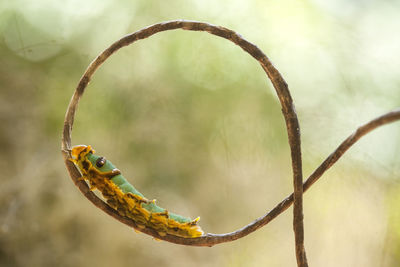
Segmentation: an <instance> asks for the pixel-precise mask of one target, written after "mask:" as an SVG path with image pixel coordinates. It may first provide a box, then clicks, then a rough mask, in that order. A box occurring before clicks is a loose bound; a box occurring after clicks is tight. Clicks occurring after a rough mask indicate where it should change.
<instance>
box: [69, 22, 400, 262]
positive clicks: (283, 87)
mask: <svg viewBox="0 0 400 267" xmlns="http://www.w3.org/2000/svg"><path fill="white" fill-rule="evenodd" d="M179 28H180V29H184V30H192V31H206V32H209V33H211V34H214V35H217V36H220V37H223V38H225V39H228V40H230V41H232V42H234V43H235V44H237V45H239V46H240V47H241V48H242V49H243V50H245V51H246V52H248V53H249V54H250V55H252V56H253V57H254V58H255V59H257V60H258V61H259V62H260V64H261V66H262V68H263V69H264V70H265V72H266V73H267V75H268V77H269V78H270V79H271V81H272V84H273V85H274V87H275V90H276V91H277V94H278V97H279V99H280V102H281V104H282V112H283V115H284V117H285V120H286V124H287V129H288V137H289V144H290V147H291V155H292V165H293V174H294V185H295V190H294V193H293V194H291V195H290V196H289V197H287V198H286V199H284V200H283V201H282V202H281V203H279V204H278V205H277V206H276V207H275V208H274V209H272V210H271V211H270V212H268V213H267V214H265V215H264V216H262V217H260V218H258V219H257V220H255V221H254V222H252V223H250V224H249V225H247V226H245V227H243V228H241V229H238V230H237V231H235V232H232V233H226V234H206V235H204V236H201V237H198V238H180V237H176V236H172V235H167V236H164V237H162V236H159V235H158V233H157V232H156V231H154V230H152V229H150V228H145V229H141V228H138V227H137V225H136V224H135V222H134V221H132V220H130V219H129V218H125V217H121V216H120V215H119V214H118V213H117V212H116V211H115V210H114V209H112V208H110V207H109V206H108V205H107V204H106V203H105V202H103V201H102V200H101V199H99V198H98V197H97V196H96V195H95V194H93V193H92V192H91V191H90V190H89V188H88V186H87V184H86V183H85V182H83V181H79V180H78V179H79V178H80V173H79V171H78V170H77V168H76V167H75V165H74V164H73V163H72V162H71V161H70V160H69V159H70V158H71V155H70V149H71V131H72V126H73V121H74V116H75V112H76V109H77V106H78V102H79V99H80V97H81V96H82V94H83V92H84V90H85V88H86V86H87V84H88V83H89V81H90V79H91V77H92V75H93V74H94V72H95V71H96V70H97V68H99V67H100V65H101V64H102V63H103V62H104V61H105V60H106V59H107V58H108V57H109V56H111V54H113V53H114V52H116V51H117V50H118V49H120V48H122V47H124V46H127V45H129V44H131V43H133V42H135V41H137V40H140V39H144V38H147V37H149V36H151V35H153V34H155V33H157V32H161V31H166V30H173V29H179ZM399 119H400V111H394V112H391V113H388V114H386V115H384V116H382V117H379V118H377V119H375V120H373V121H371V122H370V123H367V124H366V125H364V126H362V127H360V128H359V129H358V130H357V131H356V132H355V133H354V134H353V135H351V136H350V137H349V138H348V139H346V140H345V141H344V142H343V143H342V144H341V145H340V146H339V147H338V149H337V150H336V151H335V152H334V153H332V154H331V155H330V156H329V157H328V158H327V159H326V160H325V161H324V162H323V163H322V164H321V165H320V166H319V167H318V168H317V169H316V171H314V173H313V174H312V175H311V176H310V177H309V178H308V179H307V181H306V182H305V183H304V185H302V171H301V150H300V130H299V127H298V126H299V125H298V120H297V116H296V113H295V110H294V106H293V103H292V99H291V96H290V93H289V90H288V89H287V84H286V82H285V81H284V80H283V78H282V76H281V75H280V73H279V72H278V71H277V70H276V69H275V68H274V67H273V65H272V63H271V62H270V61H269V59H268V58H267V57H266V56H265V55H264V53H263V52H262V51H261V50H260V49H258V48H257V47H256V46H255V45H253V44H251V43H249V42H248V41H246V40H244V39H243V38H242V37H241V36H240V35H238V34H236V33H235V32H233V31H231V30H229V29H226V28H222V27H218V26H214V25H210V24H207V23H200V22H193V21H171V22H166V23H159V24H155V25H152V26H150V27H148V28H145V29H143V30H140V31H138V32H135V33H133V34H130V35H127V36H125V37H124V38H122V39H120V40H119V41H117V42H115V43H114V44H112V45H111V46H110V47H109V48H107V49H106V50H105V51H104V52H102V53H101V54H100V55H99V56H98V57H97V58H96V59H95V60H94V61H93V62H92V63H91V64H90V65H89V67H88V69H87V70H86V72H85V73H84V75H83V76H82V78H81V79H80V82H79V84H78V86H77V88H76V90H75V93H74V95H73V97H72V99H71V101H70V104H69V106H68V109H67V113H66V116H65V121H64V130H63V137H62V152H63V156H64V161H65V164H66V166H67V169H68V171H69V173H70V176H71V178H72V180H73V182H74V183H75V185H76V186H77V187H78V188H79V190H80V191H81V192H82V193H83V194H84V195H85V197H86V198H88V199H89V200H90V201H91V202H92V203H93V204H94V205H96V206H97V207H98V208H100V209H101V210H103V211H104V212H106V213H107V214H109V215H110V216H112V217H114V218H115V219H117V220H119V221H121V222H122V223H125V224H127V225H128V226H131V227H133V228H135V229H137V230H139V231H141V232H143V233H146V234H149V235H151V236H153V237H155V238H158V239H162V240H165V241H168V242H172V243H176V244H182V245H191V246H213V245H216V244H219V243H224V242H230V241H234V240H237V239H239V238H242V237H244V236H246V235H248V234H250V233H252V232H254V231H255V230H257V229H259V228H260V227H262V226H264V225H266V224H268V223H269V222H270V221H271V220H273V219H274V218H276V217H277V216H278V215H279V214H280V213H282V212H283V211H285V210H286V209H287V208H289V207H290V205H291V204H292V203H293V202H295V209H294V214H295V216H294V217H295V218H294V229H295V236H296V256H297V260H298V265H299V266H306V264H307V261H306V258H305V252H304V245H303V242H304V241H303V240H304V233H303V223H302V204H301V203H302V193H303V192H302V191H303V188H304V191H305V190H307V189H308V188H309V187H310V186H311V185H312V184H313V183H314V182H315V181H317V180H318V178H319V177H321V175H322V174H323V173H324V172H325V171H326V170H327V169H329V168H330V167H331V166H332V165H333V164H334V163H335V162H336V161H337V160H338V159H339V158H340V157H341V155H343V153H344V152H345V151H346V150H347V149H348V148H349V147H350V146H351V145H353V144H354V143H355V142H356V141H357V140H358V139H359V138H361V137H362V136H363V135H365V134H366V133H368V132H369V131H372V130H373V129H375V128H377V127H379V126H381V125H383V124H387V123H390V122H393V121H395V120H399ZM299 185H300V189H299V188H298V187H299ZM296 203H297V204H296Z"/></svg>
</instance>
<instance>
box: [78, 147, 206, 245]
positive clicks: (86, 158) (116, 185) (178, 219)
mask: <svg viewBox="0 0 400 267" xmlns="http://www.w3.org/2000/svg"><path fill="white" fill-rule="evenodd" d="M94 153H95V151H94V150H93V149H92V147H91V146H90V145H89V146H86V145H78V146H74V147H73V148H72V151H71V154H72V160H71V161H72V162H74V163H75V165H76V166H77V167H78V168H79V170H80V172H81V174H82V178H81V179H84V180H87V181H88V182H89V185H90V189H91V190H94V189H98V190H99V191H100V192H101V193H102V195H103V197H104V198H105V199H106V201H107V204H108V205H109V206H110V207H112V208H113V209H115V210H116V211H117V212H118V213H119V214H120V215H121V216H125V217H128V218H130V219H132V220H133V221H134V222H135V223H136V224H137V226H138V227H139V228H145V227H148V228H151V229H153V230H155V231H157V232H158V234H159V235H160V236H165V235H166V234H170V235H174V236H179V237H184V238H193V237H198V236H202V235H203V234H204V232H203V231H202V230H201V228H200V226H198V225H197V222H198V221H199V220H200V217H198V218H196V219H194V220H191V219H189V218H186V217H183V216H181V215H178V214H175V213H172V212H168V211H167V210H166V209H164V208H161V207H159V206H157V205H156V203H155V200H148V199H147V198H145V197H144V196H143V194H142V193H140V192H139V191H138V190H136V188H135V187H133V185H131V184H130V183H129V182H128V181H127V180H126V179H125V178H124V176H122V174H121V171H120V170H118V169H117V168H115V166H114V165H113V164H112V163H111V162H110V161H109V160H106V159H105V158H104V157H101V156H97V155H95V154H94Z"/></svg>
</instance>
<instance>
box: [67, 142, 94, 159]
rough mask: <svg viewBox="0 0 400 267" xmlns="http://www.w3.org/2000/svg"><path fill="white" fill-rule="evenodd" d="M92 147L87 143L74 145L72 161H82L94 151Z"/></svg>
mask: <svg viewBox="0 0 400 267" xmlns="http://www.w3.org/2000/svg"><path fill="white" fill-rule="evenodd" d="M94 152H95V151H94V150H93V149H92V147H91V146H90V145H89V146H86V145H77V146H73V147H72V150H71V156H72V161H73V162H74V163H77V162H79V161H81V160H82V159H83V158H84V157H85V156H86V155H87V154H88V153H94Z"/></svg>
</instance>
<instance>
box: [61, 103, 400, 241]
mask: <svg viewBox="0 0 400 267" xmlns="http://www.w3.org/2000/svg"><path fill="white" fill-rule="evenodd" d="M398 120H400V109H399V110H395V111H392V112H389V113H387V114H385V115H383V116H381V117H378V118H376V119H374V120H372V121H370V122H368V123H366V124H365V125H363V126H361V127H359V128H358V129H357V130H356V131H355V132H354V133H353V134H351V135H350V136H349V137H348V138H347V139H346V140H344V141H343V142H342V143H341V144H340V146H339V147H338V148H337V149H336V150H335V151H334V152H333V153H332V154H331V155H329V157H328V158H327V159H326V160H325V161H324V162H323V163H322V164H321V165H320V166H319V167H318V168H317V169H316V170H315V171H314V172H313V173H312V174H311V175H310V177H309V178H308V179H307V180H306V182H305V183H304V184H303V190H304V192H306V191H307V190H308V189H309V188H310V187H311V185H313V184H314V183H315V182H316V181H317V180H318V179H319V178H320V177H321V176H322V175H323V174H324V173H325V172H326V171H327V170H328V169H329V168H330V167H332V166H333V164H334V163H335V162H336V161H337V160H338V159H339V158H340V157H341V156H342V155H343V154H344V153H345V152H346V151H347V150H348V149H349V148H350V147H351V146H352V145H353V144H355V143H356V142H357V141H358V140H359V139H360V138H361V137H363V136H364V135H366V134H367V133H369V132H371V131H373V130H374V129H376V128H378V127H380V126H383V125H385V124H388V123H391V122H394V121H398ZM65 154H68V151H64V155H65ZM71 164H72V163H71ZM72 167H74V165H73V164H72ZM73 169H74V168H73ZM69 170H70V169H69ZM74 170H76V169H74ZM76 171H77V170H76ZM71 176H72V175H71ZM79 176H80V174H79V172H78V174H77V177H78V178H79ZM73 181H74V182H75V184H76V185H77V186H78V187H79V189H80V190H81V191H82V192H83V193H84V195H85V196H86V197H87V198H88V199H89V200H90V201H92V202H93V203H94V204H95V205H96V206H97V207H99V208H100V209H102V210H103V211H105V212H106V213H108V214H109V215H111V216H112V217H114V218H115V219H117V220H119V221H121V222H122V223H125V224H127V225H129V226H131V227H134V228H136V225H135V223H134V222H133V221H132V220H130V219H128V218H124V217H121V216H119V215H118V213H116V212H115V210H114V209H112V208H110V207H109V206H108V205H107V204H105V203H104V202H103V201H102V200H100V199H99V198H97V197H96V196H95V195H94V194H93V193H92V192H91V191H90V190H89V188H88V187H87V185H86V183H84V182H77V181H76V180H75V179H74V178H73ZM293 199H294V194H293V193H292V194H291V195H290V196H288V197H287V198H285V199H284V200H283V201H281V202H280V203H279V204H278V205H276V206H275V208H273V209H272V210H271V211H269V212H268V213H267V214H265V215H264V216H262V217H260V218H258V219H256V220H255V221H253V222H252V223H250V224H248V225H246V226H245V227H243V228H241V229H238V230H236V231H235V232H231V233H226V234H210V233H209V234H206V235H204V236H201V237H197V238H180V237H176V236H171V235H167V236H166V237H164V239H163V240H165V241H168V242H172V243H176V244H181V245H189V246H210V247H211V246H213V245H216V244H220V243H225V242H230V241H234V240H237V239H240V238H242V237H244V236H246V235H248V234H250V233H252V232H254V231H256V230H257V229H259V228H261V227H263V226H265V225H267V224H268V223H269V222H270V221H272V220H273V219H275V218H276V217H278V215H279V214H281V213H282V212H284V211H285V210H287V209H288V208H289V207H290V206H291V205H292V204H293ZM136 229H137V228H136ZM141 231H142V232H144V233H146V234H149V235H151V236H153V237H155V238H161V237H160V236H159V235H158V234H157V232H155V231H153V230H152V229H148V228H145V229H142V230H141Z"/></svg>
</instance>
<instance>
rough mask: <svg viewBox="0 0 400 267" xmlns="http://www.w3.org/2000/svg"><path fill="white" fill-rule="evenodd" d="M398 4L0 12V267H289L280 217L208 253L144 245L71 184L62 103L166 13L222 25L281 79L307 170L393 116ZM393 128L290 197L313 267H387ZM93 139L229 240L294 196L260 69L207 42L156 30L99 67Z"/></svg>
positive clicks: (397, 97)
mask: <svg viewBox="0 0 400 267" xmlns="http://www.w3.org/2000/svg"><path fill="white" fill-rule="evenodd" d="M399 12H400V2H399V1H377V0H375V1H374V0H369V1H367V0H361V1H343V0H340V1H335V0H329V1H323V0H309V1H289V0H283V1H259V0H251V1H239V0H232V1H212V0H205V1H192V0H178V1H172V2H171V1H145V0H137V1H126V0H124V1H111V0H105V1H95V0H89V1H77V0H66V1H61V2H60V1H50V0H40V1H27V0H16V1H1V2H0V120H1V126H0V151H1V153H0V167H1V170H2V171H1V180H0V266H295V254H294V241H293V231H292V226H291V224H292V214H291V209H289V210H288V211H287V212H285V213H284V214H282V215H281V216H279V217H278V218H277V219H276V220H274V221H273V222H271V223H270V224H269V225H267V226H266V227H264V228H262V229H261V230H259V231H257V232H255V233H253V234H251V235H250V236H247V237H245V238H243V239H240V240H238V241H235V242H232V243H227V244H221V245H217V246H215V247H213V248H196V247H184V246H179V245H174V244H169V243H167V242H157V241H154V240H153V239H152V238H151V237H149V236H146V235H143V234H136V233H135V232H134V231H133V230H132V229H130V228H128V227H127V226H125V225H123V224H121V223H119V222H117V221H116V220H114V219H112V218H111V217H109V216H107V215H106V214H104V213H103V212H101V211H100V210H99V209H97V208H95V207H94V206H93V205H92V204H91V203H90V202H89V201H87V200H86V199H85V198H84V197H83V196H82V194H81V193H80V192H79V191H78V189H77V188H76V187H75V186H74V185H73V183H72V181H71V179H70V178H69V176H68V174H67V171H66V169H65V166H64V164H63V161H62V157H61V153H60V140H61V131H62V126H63V119H64V114H65V110H66V107H67V105H68V102H69V100H70V97H71V96H72V93H73V91H74V89H75V86H76V85H77V83H78V81H79V78H80V76H81V75H82V73H83V72H84V70H85V68H86V67H87V66H88V64H89V63H90V62H91V61H92V60H93V59H94V58H95V57H96V56H97V55H98V54H99V53H100V52H101V51H102V50H103V49H105V48H106V47H108V46H109V45H110V44H111V43H112V42H114V41H115V40H117V39H119V38H120V37H122V36H124V35H125V34H128V33H130V32H133V31H136V30H139V29H141V28H143V27H145V26H148V25H151V24H154V23H157V22H161V21H165V20H173V19H190V20H199V21H206V22H209V23H212V24H217V25H221V26H225V27H228V28H230V29H232V30H234V31H237V32H238V33H240V34H241V35H243V36H244V37H245V38H246V39H247V40H249V41H250V42H253V43H254V44H256V45H257V46H259V47H260V48H261V49H262V50H263V51H264V52H265V53H266V54H267V55H268V56H269V57H270V58H271V60H272V61H273V62H274V64H275V66H276V67H277V68H278V69H279V70H280V71H281V73H282V74H283V76H284V77H285V79H286V81H287V82H288V84H289V86H290V88H291V92H292V96H293V98H294V100H295V104H296V109H297V112H298V115H299V119H300V123H301V127H302V128H301V131H302V147H303V156H304V159H303V162H304V176H305V177H308V175H309V174H310V173H311V172H312V171H313V170H314V169H315V168H316V167H317V166H318V165H319V164H320V163H321V162H322V160H323V159H324V158H325V157H327V156H328V155H329V153H331V152H332V151H333V150H334V149H335V148H336V147H337V145H338V144H339V143H340V142H341V141H342V140H343V139H344V138H345V137H347V136H348V135H349V134H350V133H351V132H352V131H353V130H355V129H356V127H357V126H359V125H361V124H363V123H365V122H367V121H369V120H370V119H372V118H374V117H376V116H378V115H381V114H383V113H385V112H387V111H389V110H392V109H394V108H396V107H398V106H399V104H400V35H399V29H400V16H399ZM399 136H400V125H399V123H397V124H392V125H389V126H385V127H383V128H380V129H378V130H376V131H374V132H373V133H371V134H369V135H368V136H366V137H365V138H363V139H362V140H361V141H360V142H358V143H357V144H356V145H355V146H354V147H353V148H351V150H350V151H349V152H348V153H347V154H346V155H345V156H344V157H343V158H342V159H341V160H340V161H339V162H338V163H337V164H336V165H335V166H334V167H333V168H332V169H331V170H329V171H328V173H326V175H324V177H323V178H322V179H321V181H319V182H318V183H317V184H315V185H314V186H313V188H311V189H310V191H309V192H307V193H306V195H305V197H304V206H305V210H304V214H305V234H306V237H305V240H306V243H305V245H306V249H307V255H308V259H309V263H310V266H400V157H399V155H400V138H399ZM73 143H74V144H91V145H92V146H93V147H94V148H95V149H96V150H97V152H98V153H99V154H101V155H104V156H106V157H107V158H108V159H110V160H112V161H113V162H114V163H115V164H116V165H117V167H118V168H120V169H121V170H122V172H123V173H124V174H125V176H126V177H127V178H128V179H129V180H130V182H131V183H133V184H134V185H135V186H136V187H137V188H138V189H139V190H140V191H141V192H143V193H144V194H145V195H146V196H147V197H148V198H157V199H158V203H159V204H160V206H162V207H167V208H168V209H169V210H171V211H175V212H177V213H179V214H183V215H187V216H191V217H192V218H194V217H196V216H201V221H200V225H201V226H202V228H203V229H204V230H205V231H206V232H211V233H225V232H230V231H233V230H236V229H238V228H240V227H242V226H244V225H246V224H247V223H249V222H251V221H252V220H254V219H255V218H257V217H259V216H261V215H263V214H264V213H266V212H267V211H268V210H270V209H271V208H273V207H274V206H275V205H276V204H277V203H278V202H279V201H281V200H282V199H283V198H284V197H285V196H287V195H288V194H289V193H291V191H292V184H291V167H290V155H289V148H288V144H287V135H286V131H285V125H284V122H283V117H282V115H281V112H280V106H279V103H278V100H277V97H276V94H275V92H274V91H273V88H272V86H271V84H270V82H269V81H268V80H267V78H266V75H265V74H264V72H263V70H262V69H261V67H260V66H259V65H258V63H257V62H256V61H255V60H253V59H252V58H251V57H250V56H249V55H247V54H246V53H244V52H243V51H242V50H241V49H240V48H239V47H237V46H235V45H233V44H232V43H230V42H228V41H226V40H223V39H221V38H217V37H215V36H211V35H209V34H207V33H199V32H187V31H181V30H176V31H169V32H164V33H160V34H157V35H155V36H152V37H150V38H149V39H146V40H143V41H140V42H138V43H135V44H134V45H132V46H129V47H127V48H124V49H122V50H120V51H119V52H118V53H117V54H115V55H113V56H112V57H111V58H110V60H108V61H107V62H106V63H105V64H104V65H103V66H102V67H101V68H100V69H99V71H98V72H97V73H96V74H95V76H94V78H93V81H92V82H91V83H90V85H89V86H88V88H87V91H86V93H85V95H84V96H83V99H82V101H81V102H80V107H79V109H78V112H77V116H76V121H75V125H74V131H73Z"/></svg>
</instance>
